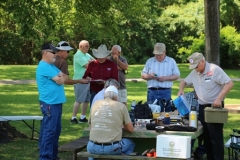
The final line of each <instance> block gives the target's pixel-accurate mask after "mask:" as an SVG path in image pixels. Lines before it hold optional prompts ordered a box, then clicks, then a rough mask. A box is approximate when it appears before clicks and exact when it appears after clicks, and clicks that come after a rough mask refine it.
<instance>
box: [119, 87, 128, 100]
mask: <svg viewBox="0 0 240 160" xmlns="http://www.w3.org/2000/svg"><path fill="white" fill-rule="evenodd" d="M118 101H119V102H127V89H119V90H118Z"/></svg>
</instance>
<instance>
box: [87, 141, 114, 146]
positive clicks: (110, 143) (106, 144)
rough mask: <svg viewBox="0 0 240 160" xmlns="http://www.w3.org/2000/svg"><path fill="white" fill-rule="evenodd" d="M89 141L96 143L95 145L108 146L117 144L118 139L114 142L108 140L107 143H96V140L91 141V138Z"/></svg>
mask: <svg viewBox="0 0 240 160" xmlns="http://www.w3.org/2000/svg"><path fill="white" fill-rule="evenodd" d="M90 142H92V143H94V144H96V145H102V146H109V145H112V144H117V143H119V141H115V142H109V143H97V142H93V141H92V140H90Z"/></svg>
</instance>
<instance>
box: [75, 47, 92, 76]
mask: <svg viewBox="0 0 240 160" xmlns="http://www.w3.org/2000/svg"><path fill="white" fill-rule="evenodd" d="M90 59H93V57H92V56H91V55H90V54H88V53H86V54H84V53H82V52H81V51H80V50H78V51H77V52H76V53H75V55H74V56H73V70H74V75H73V80H78V79H82V77H83V75H84V73H85V71H86V68H85V67H84V66H85V65H86V64H88V61H89V60H90Z"/></svg>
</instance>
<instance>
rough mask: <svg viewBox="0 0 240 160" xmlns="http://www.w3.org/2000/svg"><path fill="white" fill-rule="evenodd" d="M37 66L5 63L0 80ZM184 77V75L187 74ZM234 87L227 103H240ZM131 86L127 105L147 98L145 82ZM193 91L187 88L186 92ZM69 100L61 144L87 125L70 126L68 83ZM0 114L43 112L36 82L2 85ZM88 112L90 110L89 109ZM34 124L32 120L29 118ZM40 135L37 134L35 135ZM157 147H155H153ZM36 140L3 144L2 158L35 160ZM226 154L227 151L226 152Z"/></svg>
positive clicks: (133, 73) (135, 70) (29, 75)
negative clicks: (39, 102)
mask: <svg viewBox="0 0 240 160" xmlns="http://www.w3.org/2000/svg"><path fill="white" fill-rule="evenodd" d="M179 68H180V71H181V75H184V76H186V75H187V74H188V73H189V71H190V70H189V69H188V65H185V64H181V65H179ZM35 69H36V66H23V65H22V66H14V65H11V66H2V65H0V71H1V74H0V79H13V80H18V79H22V80H23V79H35V78H34V77H35ZM69 69H70V73H73V72H72V66H70V68H69ZM142 69H143V65H134V66H130V67H129V73H128V74H127V77H128V78H140V74H141V70H142ZM226 72H227V73H228V74H229V75H230V77H231V78H237V77H240V76H239V74H240V73H238V72H239V71H238V72H237V71H235V70H227V71H226ZM184 76H181V77H184ZM234 84H235V86H234V88H233V90H232V91H231V92H230V93H229V94H228V95H227V98H226V101H225V103H226V104H240V99H239V94H240V93H239V92H240V91H239V88H240V82H234ZM178 85H179V82H178V81H176V82H174V86H173V89H172V92H173V93H172V98H173V99H174V98H176V95H177V91H178ZM127 88H128V106H129V105H130V103H131V101H132V100H136V101H140V100H143V101H146V92H147V89H146V82H144V81H142V82H137V83H134V82H127ZM188 90H189V91H190V90H191V89H190V88H188V89H187V90H186V91H188ZM65 91H66V96H67V102H66V103H65V104H64V107H63V115H62V132H61V136H60V140H59V143H60V144H63V143H66V142H69V141H71V140H74V139H77V138H78V137H80V136H81V134H82V133H81V132H82V130H83V129H84V128H85V127H86V126H87V124H81V125H70V124H69V120H70V118H71V115H72V104H73V102H74V91H73V86H71V85H66V86H65ZM0 108H1V111H0V115H3V116H7V115H41V113H40V109H39V104H38V93H37V87H36V84H19V85H0ZM88 114H89V110H88ZM239 121H240V116H239V115H238V114H229V118H228V123H226V124H225V126H224V141H225V142H226V141H227V139H228V138H229V134H230V133H231V129H232V128H238V127H239V123H237V122H239ZM29 123H31V121H29ZM10 124H11V125H12V126H15V127H16V128H17V129H18V130H19V131H20V132H21V133H24V134H25V135H27V136H28V137H30V136H31V130H30V129H29V128H28V127H26V125H25V124H24V123H23V122H21V121H12V122H10ZM36 128H37V129H39V122H36ZM238 129H239V128H238ZM35 136H38V135H35ZM153 147H154V146H153ZM38 154H39V153H38V151H37V141H35V140H29V138H28V139H21V138H19V139H16V140H14V141H11V142H10V143H6V144H1V145H0V159H7V160H8V159H9V160H10V159H11V160H33V159H38ZM225 154H227V152H226V151H225ZM59 156H60V157H62V158H63V159H69V157H71V156H72V154H71V153H70V152H64V153H60V155H59Z"/></svg>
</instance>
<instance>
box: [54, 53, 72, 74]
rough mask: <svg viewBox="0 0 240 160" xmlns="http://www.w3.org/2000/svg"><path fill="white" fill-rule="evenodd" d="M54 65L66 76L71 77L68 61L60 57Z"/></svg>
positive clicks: (57, 57)
mask: <svg viewBox="0 0 240 160" xmlns="http://www.w3.org/2000/svg"><path fill="white" fill-rule="evenodd" d="M54 65H55V66H56V67H57V68H58V69H60V70H61V71H62V72H63V73H64V74H66V75H69V72H68V64H67V61H66V60H65V59H63V58H61V57H60V56H56V61H55V62H54Z"/></svg>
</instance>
